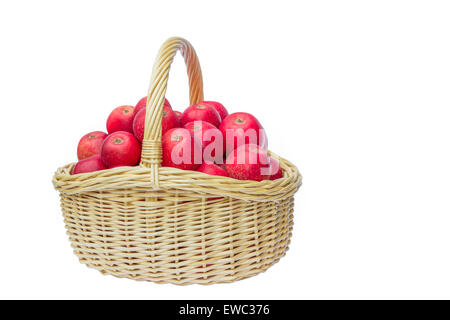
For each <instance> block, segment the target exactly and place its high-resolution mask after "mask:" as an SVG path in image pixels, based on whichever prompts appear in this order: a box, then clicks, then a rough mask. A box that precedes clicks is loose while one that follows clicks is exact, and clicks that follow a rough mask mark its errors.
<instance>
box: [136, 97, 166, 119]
mask: <svg viewBox="0 0 450 320" xmlns="http://www.w3.org/2000/svg"><path fill="white" fill-rule="evenodd" d="M146 105H147V97H143V98H142V99H141V100H139V102H138V103H137V104H136V106H135V107H134V114H135V115H137V114H138V112H139V111H141V109H145V107H146ZM164 105H165V106H168V107H169V108H170V109H172V107H171V106H170V103H169V100H167V99H164Z"/></svg>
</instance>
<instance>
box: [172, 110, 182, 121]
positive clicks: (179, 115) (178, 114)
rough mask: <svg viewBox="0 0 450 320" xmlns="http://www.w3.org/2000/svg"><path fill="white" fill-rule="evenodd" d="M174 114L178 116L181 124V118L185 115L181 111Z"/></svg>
mask: <svg viewBox="0 0 450 320" xmlns="http://www.w3.org/2000/svg"><path fill="white" fill-rule="evenodd" d="M174 112H175V114H176V115H177V117H178V120H180V123H181V117H182V116H183V114H182V113H181V112H180V111H174Z"/></svg>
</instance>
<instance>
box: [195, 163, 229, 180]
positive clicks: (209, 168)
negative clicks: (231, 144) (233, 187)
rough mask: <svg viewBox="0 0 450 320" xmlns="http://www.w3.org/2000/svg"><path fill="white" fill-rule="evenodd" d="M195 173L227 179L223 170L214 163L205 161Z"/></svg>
mask: <svg viewBox="0 0 450 320" xmlns="http://www.w3.org/2000/svg"><path fill="white" fill-rule="evenodd" d="M197 171H198V172H203V173H206V174H210V175H213V176H221V177H228V173H227V171H226V170H225V169H223V168H221V167H220V166H218V165H217V164H215V163H212V162H207V161H205V162H203V163H202V165H201V166H200V168H198V169H197Z"/></svg>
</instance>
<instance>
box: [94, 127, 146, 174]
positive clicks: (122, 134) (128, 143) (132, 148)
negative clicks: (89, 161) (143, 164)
mask: <svg viewBox="0 0 450 320" xmlns="http://www.w3.org/2000/svg"><path fill="white" fill-rule="evenodd" d="M101 156H102V160H103V163H104V164H105V165H106V166H107V167H108V168H111V167H116V166H135V165H137V164H138V163H139V161H140V159H141V144H140V143H139V141H138V140H137V139H136V138H135V137H134V136H133V135H132V134H131V133H129V132H126V131H117V132H114V133H112V134H110V135H109V136H108V137H107V138H106V139H105V141H103V145H102V151H101Z"/></svg>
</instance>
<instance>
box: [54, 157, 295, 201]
mask: <svg viewBox="0 0 450 320" xmlns="http://www.w3.org/2000/svg"><path fill="white" fill-rule="evenodd" d="M269 154H270V155H271V156H276V155H275V154H274V153H273V152H270V151H269ZM276 157H277V159H278V160H279V163H280V166H281V168H282V169H283V177H282V178H279V179H277V180H263V181H253V180H237V179H233V178H230V177H221V176H213V175H208V174H205V173H202V172H198V171H190V170H181V169H177V168H171V167H160V169H159V175H160V181H159V187H156V186H155V185H154V184H152V182H151V180H150V168H146V167H144V166H142V165H140V166H135V167H117V168H112V169H106V170H100V171H95V172H89V173H81V174H76V175H72V174H71V173H70V172H71V169H72V167H73V165H74V163H70V164H67V165H65V166H63V167H60V168H58V169H57V171H56V172H55V174H54V176H53V180H52V182H53V185H54V187H55V189H56V190H58V191H60V192H61V193H65V194H81V193H89V192H95V191H112V190H117V189H128V188H146V189H149V190H166V191H169V190H173V192H175V191H177V192H183V191H188V192H194V193H197V194H198V195H199V197H208V196H222V197H223V196H225V197H231V198H234V199H240V200H248V201H262V202H265V201H276V200H282V199H285V198H287V197H289V196H292V195H293V194H294V193H295V192H296V191H297V190H298V189H299V188H300V186H301V184H302V175H301V174H300V172H299V171H298V169H297V167H296V166H295V165H293V164H292V163H291V162H289V161H288V160H286V159H284V158H282V157H279V156H276Z"/></svg>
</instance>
